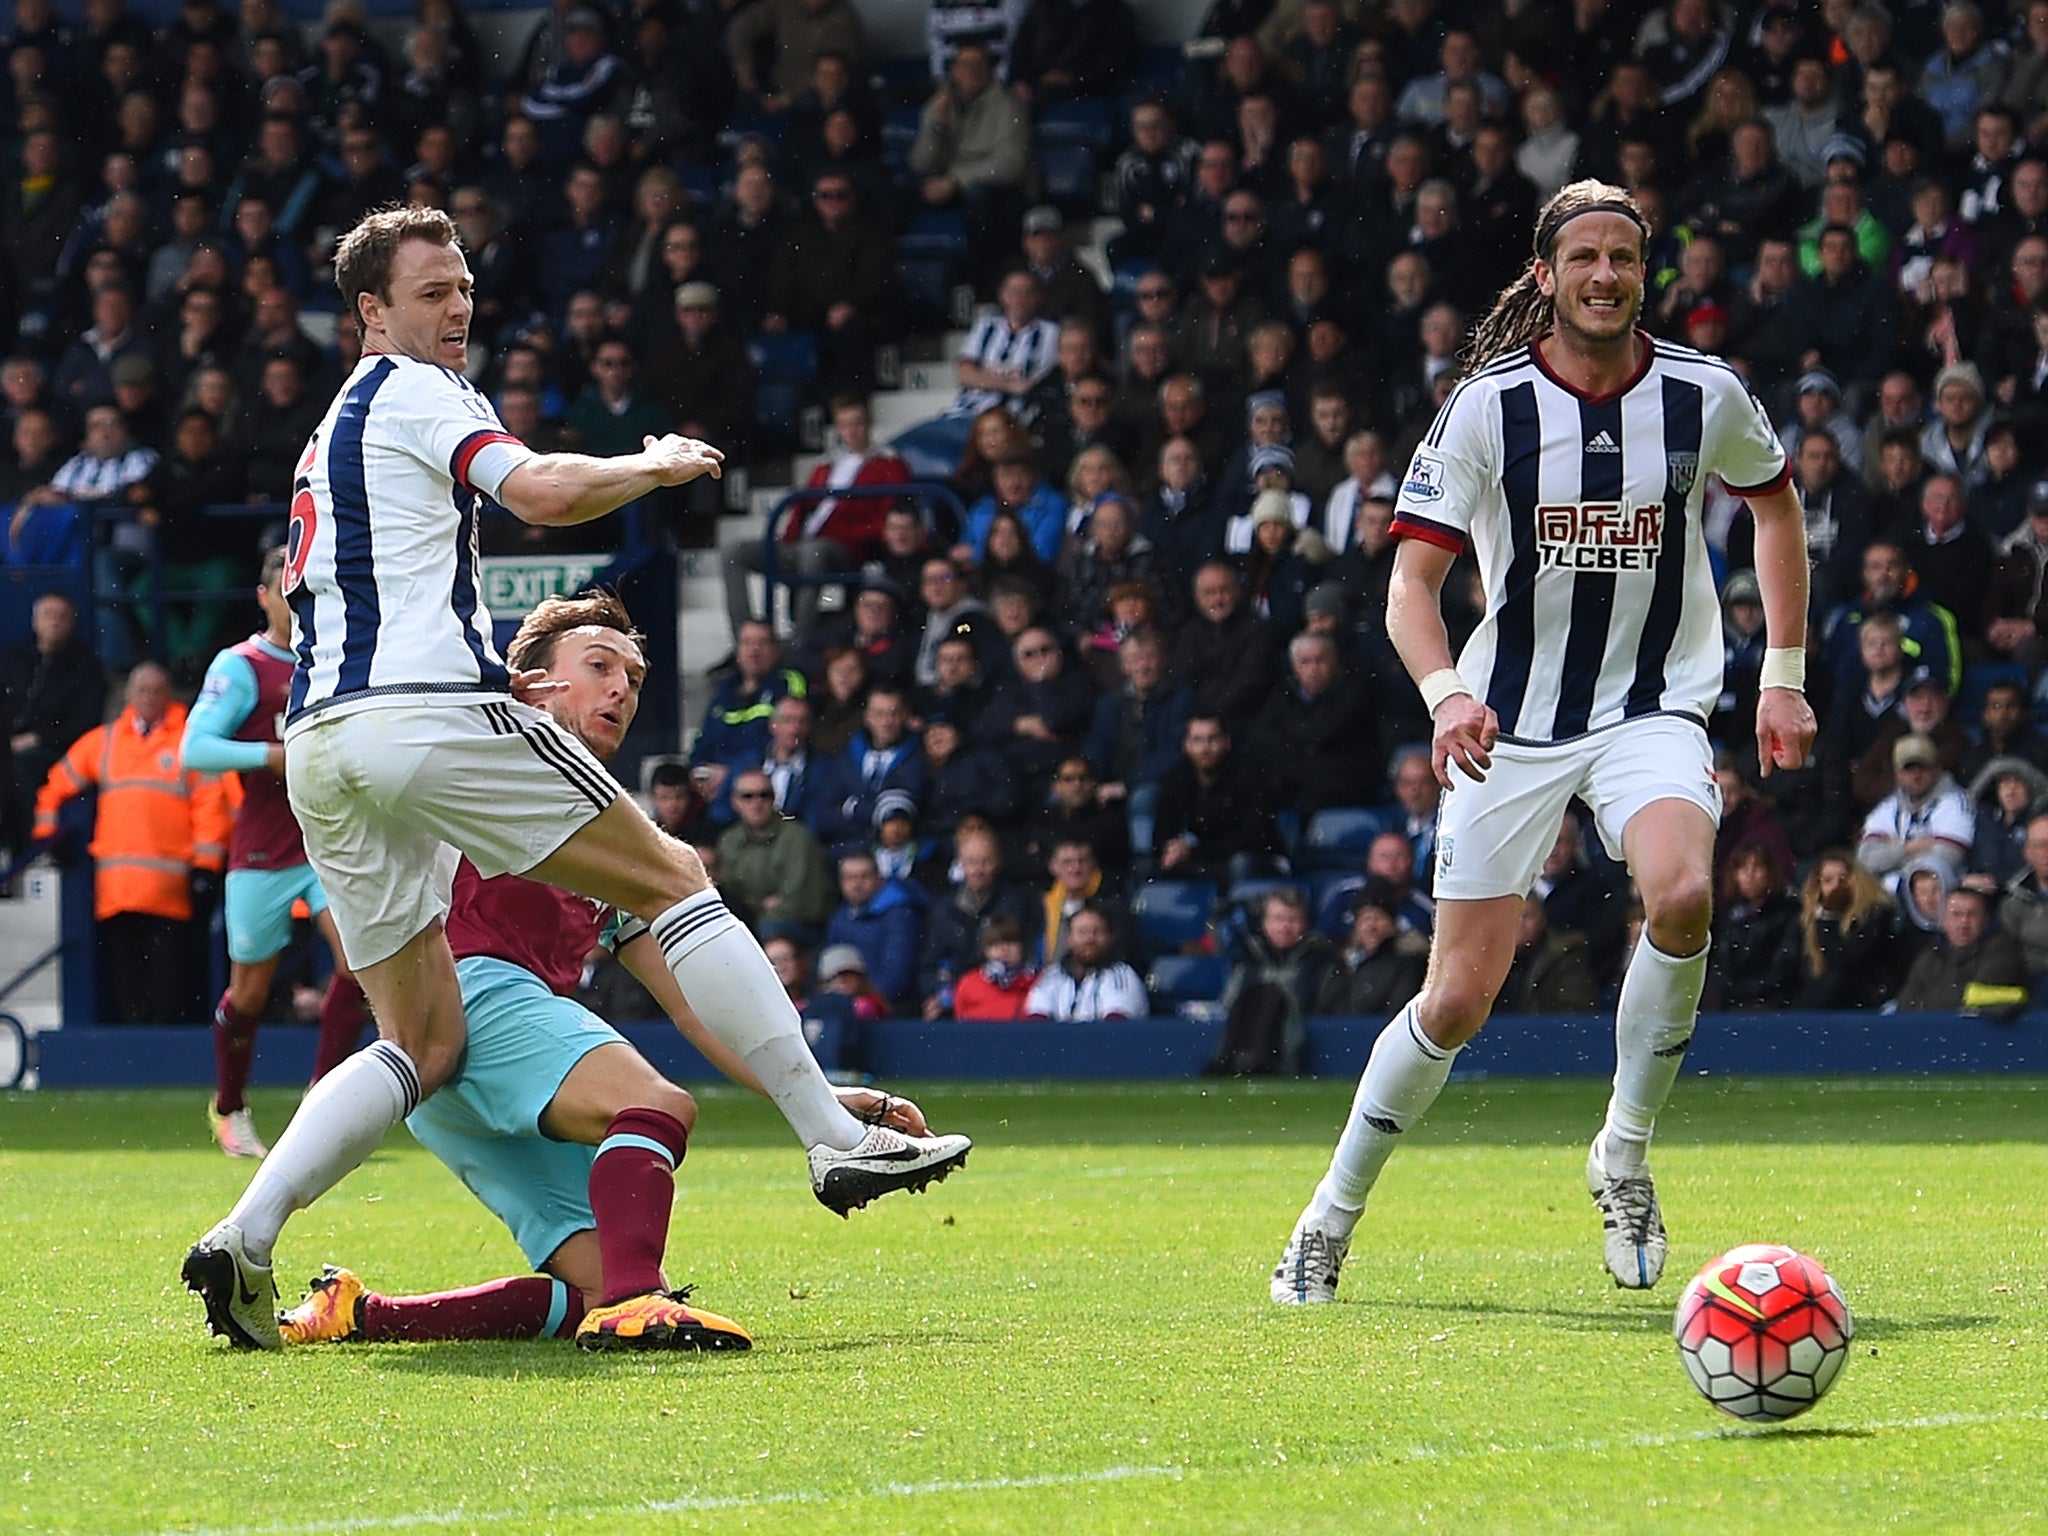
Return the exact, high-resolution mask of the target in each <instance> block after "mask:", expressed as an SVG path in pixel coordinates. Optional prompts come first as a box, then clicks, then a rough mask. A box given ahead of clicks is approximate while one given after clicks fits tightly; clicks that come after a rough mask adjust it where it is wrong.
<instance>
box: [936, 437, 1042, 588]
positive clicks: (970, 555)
mask: <svg viewBox="0 0 2048 1536" xmlns="http://www.w3.org/2000/svg"><path fill="white" fill-rule="evenodd" d="M1002 513H1008V514H1010V515H1011V516H1014V517H1015V518H1016V519H1017V521H1018V522H1019V523H1020V524H1021V525H1022V527H1023V529H1024V531H1025V533H1026V534H1027V535H1028V536H1029V538H1030V543H1031V548H1032V550H1033V552H1034V553H1035V554H1036V555H1037V557H1038V559H1039V560H1040V561H1042V562H1044V563H1045V564H1047V565H1050V564H1051V563H1052V562H1053V561H1054V560H1056V559H1058V558H1059V552H1060V541H1061V540H1062V539H1063V538H1064V537H1065V535H1066V527H1067V507H1066V502H1065V501H1064V500H1063V499H1062V498H1061V496H1060V493H1059V491H1058V490H1057V489H1056V488H1055V487H1053V486H1052V485H1051V484H1049V483H1048V482H1047V481H1046V479H1045V477H1044V476H1043V475H1042V474H1041V473H1040V472H1039V468H1038V461H1037V460H1036V459H1035V458H1034V457H1032V456H1031V455H1030V454H1028V453H1023V454H1009V455H1007V456H1005V457H1004V458H1002V459H1001V460H999V461H997V463H996V466H995V487H994V489H993V490H992V491H991V492H990V493H989V494H988V495H987V496H984V497H983V498H982V499H981V500H980V501H978V502H976V503H975V504H974V505H973V506H972V507H970V508H969V509H968V512H967V525H966V527H964V528H963V529H961V532H960V543H959V544H958V545H956V546H955V547H954V550H953V558H954V559H955V560H956V561H960V562H962V563H963V564H974V565H980V564H982V563H983V562H984V561H985V560H986V559H987V558H988V555H989V547H988V538H989V529H990V527H991V525H992V524H993V523H994V522H995V520H996V518H997V516H998V515H999V514H1002Z"/></svg>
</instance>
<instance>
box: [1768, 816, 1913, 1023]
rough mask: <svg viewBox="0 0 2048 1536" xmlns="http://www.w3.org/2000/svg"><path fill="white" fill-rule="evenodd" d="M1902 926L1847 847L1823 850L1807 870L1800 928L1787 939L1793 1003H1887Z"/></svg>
mask: <svg viewBox="0 0 2048 1536" xmlns="http://www.w3.org/2000/svg"><path fill="white" fill-rule="evenodd" d="M1897 925H1898V910H1897V908H1896V907H1894V906H1893V904H1892V901H1891V898H1890V897H1888V896H1887V895H1886V894H1885V891H1884V887H1883V886H1881V885H1880V884H1879V883H1878V881H1877V879H1876V877H1875V876H1873V875H1872V874H1871V873H1870V872H1869V871H1868V870H1866V869H1864V868H1863V866H1862V865H1861V864H1859V863H1857V862H1856V860H1855V859H1854V858H1852V857H1851V856H1850V854H1849V853H1848V851H1847V850H1846V849H1841V848H1831V849H1829V850H1828V851H1827V852H1825V853H1823V854H1822V855H1821V856H1820V857H1819V858H1818V859H1816V860H1815V861H1814V864H1813V867H1812V869H1810V870H1809V871H1808V872H1807V876H1806V884H1805V887H1804V889H1803V891H1802V893H1801V896H1800V904H1799V922H1798V925H1797V927H1795V928H1794V929H1792V930H1791V931H1790V932H1789V933H1788V934H1787V935H1786V945H1787V947H1788V948H1789V949H1790V950H1791V951H1792V958H1793V973H1794V976H1795V984H1794V988H1793V992H1792V1006H1793V1007H1794V1008H1802V1009H1808V1008H1810V1009H1829V1010H1832V1009H1838V1008H1875V1007H1877V1006H1878V1005H1879V1004H1880V1003H1882V1002H1884V1001H1886V1000H1887V999H1888V998H1889V997H1890V995H1891V992H1892V989H1893V987H1894V986H1895V985H1896V983H1897V979H1898V975H1899V971H1898V968H1897V967H1896V966H1895V965H1894V964H1893V963H1892V955H1891V950H1892V946H1893V945H1894V943H1895V942H1896V935H1897V931H1898V927H1897Z"/></svg>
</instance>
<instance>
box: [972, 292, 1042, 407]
mask: <svg viewBox="0 0 2048 1536" xmlns="http://www.w3.org/2000/svg"><path fill="white" fill-rule="evenodd" d="M1059 352H1060V328H1059V326H1058V325H1056V324H1054V323H1053V322H1052V321H1050V320H1033V321H1032V322H1031V323H1030V324H1028V325H1026V326H1025V327H1024V328H1023V329H1022V330H1012V329H1011V328H1010V322H1009V321H1007V320H1005V319H1004V318H1003V312H1002V311H1001V310H1000V309H992V310H990V311H988V313H986V314H984V315H983V316H982V317H981V318H980V319H979V320H977V321H975V322H974V329H973V330H971V331H969V332H968V333H967V340H966V341H964V342H962V343H961V345H960V359H961V361H962V362H968V363H979V364H981V366H982V367H984V368H1007V369H1009V370H1011V371H1012V372H1015V373H1020V374H1022V375H1023V376H1024V381H1023V383H1021V384H1019V385H1018V386H1017V393H1016V394H1015V395H1014V396H1012V395H1006V394H1004V393H1003V392H1002V391H1001V390H999V389H963V390H961V391H960V393H959V394H958V395H957V396H956V397H955V398H954V400H953V404H952V406H951V407H950V408H949V409H948V411H947V414H948V415H949V416H979V415H980V414H981V413H982V412H983V411H986V410H989V409H991V408H993V407H995V406H998V405H1012V404H1014V403H1015V402H1016V401H1017V400H1021V399H1022V398H1023V396H1024V394H1025V392H1026V391H1027V390H1029V389H1030V388H1031V386H1032V385H1034V384H1036V383H1037V382H1038V381H1039V380H1040V379H1042V378H1044V377H1045V376H1046V375H1047V374H1048V373H1051V372H1052V371H1053V369H1054V367H1055V366H1057V365H1058V363H1059V360H1060V358H1059Z"/></svg>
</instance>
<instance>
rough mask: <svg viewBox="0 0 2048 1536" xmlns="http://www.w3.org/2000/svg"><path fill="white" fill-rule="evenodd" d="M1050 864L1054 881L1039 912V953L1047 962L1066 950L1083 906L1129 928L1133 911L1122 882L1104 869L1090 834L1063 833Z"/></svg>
mask: <svg viewBox="0 0 2048 1536" xmlns="http://www.w3.org/2000/svg"><path fill="white" fill-rule="evenodd" d="M1046 867H1047V869H1048V870H1049V871H1050V873H1051V875H1052V882H1051V884H1050V885H1048V886H1047V887H1046V888H1045V890H1044V892H1043V893H1042V895H1041V897H1040V903H1039V904H1040V911H1039V913H1038V916H1039V918H1040V920H1041V924H1040V928H1039V934H1040V942H1039V946H1038V954H1039V956H1040V958H1041V959H1042V960H1044V961H1045V963H1046V964H1048V965H1050V964H1051V963H1052V962H1054V961H1056V960H1058V959H1060V958H1062V957H1063V956H1064V955H1065V954H1066V952H1067V944H1068V942H1069V938H1070V933H1071V924H1072V922H1073V919H1074V917H1075V916H1076V914H1078V913H1080V912H1081V911H1082V910H1083V909H1092V910H1094V911H1096V912H1098V913H1100V914H1103V915H1104V916H1106V917H1108V918H1109V920H1110V924H1111V926H1112V927H1113V928H1114V929H1115V930H1116V931H1117V932H1118V933H1123V932H1126V931H1128V929H1129V926H1130V925H1129V917H1130V913H1129V911H1128V909H1127V908H1126V907H1125V904H1124V901H1123V897H1122V895H1121V894H1120V892H1119V891H1118V884H1119V882H1118V881H1117V880H1116V878H1115V876H1114V875H1113V874H1111V873H1110V872H1108V871H1106V870H1105V869H1104V866H1103V863H1102V860H1101V858H1100V857H1099V856H1098V853H1097V850H1096V847H1095V845H1094V844H1093V843H1091V842H1089V841H1088V839H1087V838H1086V837H1084V836H1081V835H1079V834H1076V833H1067V834H1064V835H1062V836H1061V837H1059V838H1058V839H1057V840H1056V841H1055V842H1054V843H1053V845H1052V851H1051V853H1050V854H1049V855H1048V856H1047V859H1046Z"/></svg>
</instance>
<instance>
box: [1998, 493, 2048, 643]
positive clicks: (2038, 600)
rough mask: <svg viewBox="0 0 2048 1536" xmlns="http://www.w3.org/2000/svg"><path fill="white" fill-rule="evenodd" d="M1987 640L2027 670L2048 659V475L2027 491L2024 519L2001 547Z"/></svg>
mask: <svg viewBox="0 0 2048 1536" xmlns="http://www.w3.org/2000/svg"><path fill="white" fill-rule="evenodd" d="M1983 613H1984V631H1983V639H1984V644H1985V645H1986V647H1987V648H1989V649H1990V650H1991V652H1992V653H1993V654H1994V655H1996V656H1997V657H1999V658H2000V659H2002V660H2007V661H2014V662H2018V663H2019V664H2020V665H2022V666H2024V667H2026V668H2027V669H2028V672H2029V673H2030V674H2031V673H2032V672H2034V671H2036V670H2038V669H2039V668H2040V666H2041V664H2042V662H2043V661H2044V660H2048V648H2044V645H2043V636H2044V635H2048V476H2043V477H2041V478H2039V479H2037V480H2035V481H2034V483H2033V486H2032V488H2031V489H2030V490H2029V491H2028V492H2027V516H2026V521H2025V522H2023V523H2021V524H2020V526H2019V527H2018V528H2016V529H2014V530H2013V531H2012V533H2011V534H2010V535H2009V536H2007V538H2006V540H2005V542H2004V543H2002V544H2001V545H1999V547H1998V564H1997V565H1996V567H1994V569H1993V570H1992V573H1991V581H1990V584H1989V585H1988V586H1987V587H1986V589H1985V592H1984V608H1983Z"/></svg>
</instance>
